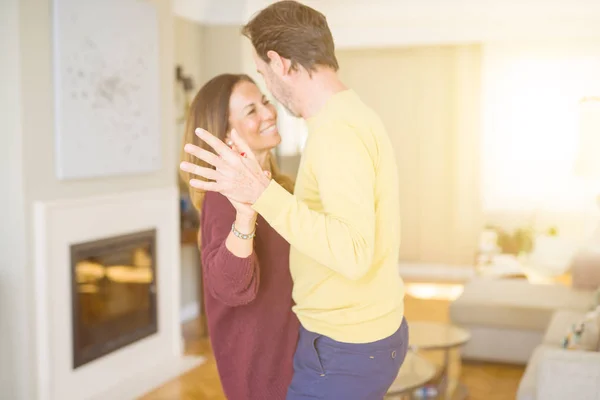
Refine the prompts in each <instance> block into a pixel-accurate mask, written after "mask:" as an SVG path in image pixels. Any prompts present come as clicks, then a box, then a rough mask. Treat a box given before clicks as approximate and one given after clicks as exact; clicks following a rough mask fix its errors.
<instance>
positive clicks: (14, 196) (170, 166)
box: [0, 0, 178, 400]
mask: <svg viewBox="0 0 600 400" xmlns="http://www.w3.org/2000/svg"><path fill="white" fill-rule="evenodd" d="M148 1H151V2H152V3H154V4H155V5H156V7H157V15H158V18H159V28H160V72H161V77H162V79H161V99H162V104H161V109H162V110H163V115H162V116H161V124H162V126H161V128H162V132H163V134H162V142H161V148H162V168H161V169H160V170H159V171H158V172H156V173H152V174H145V175H132V176H124V177H112V178H102V179H89V180H73V181H59V180H57V179H56V176H55V153H54V112H53V110H54V99H53V77H52V42H51V41H52V21H51V17H50V16H51V15H52V12H51V11H52V10H51V4H52V2H51V0H21V1H16V0H8V2H7V1H4V2H3V3H2V11H1V12H0V16H1V18H2V20H1V22H0V29H1V31H0V32H1V35H0V37H1V38H2V57H3V60H2V62H1V63H0V64H1V66H0V80H1V83H0V87H2V88H3V91H2V98H1V103H0V105H1V107H0V108H1V110H0V113H2V118H1V119H0V120H1V121H3V122H2V126H1V130H2V146H0V148H1V150H0V152H2V154H1V155H0V159H1V160H2V161H1V163H2V164H1V166H2V168H1V171H2V172H0V174H1V175H0V185H2V187H5V188H8V190H7V192H8V193H10V195H8V196H5V195H4V190H3V196H2V200H0V202H2V203H1V205H0V209H1V210H2V211H0V212H3V213H5V214H3V215H2V216H1V218H0V219H1V220H2V221H3V227H4V228H3V229H2V237H1V239H2V244H3V246H4V245H7V246H8V247H9V249H10V250H8V251H4V250H5V249H3V251H2V266H1V267H0V268H1V269H0V274H1V275H0V293H2V294H1V295H0V296H2V297H1V298H0V299H1V300H2V301H1V302H0V307H1V308H0V321H2V324H1V327H2V330H1V331H2V341H1V344H0V346H2V348H1V349H0V354H1V357H0V363H1V364H0V366H1V367H2V369H1V370H0V377H1V378H0V379H2V381H1V383H2V385H1V386H0V398H7V399H8V398H10V399H15V400H20V399H32V398H35V397H34V396H35V395H34V392H35V387H33V382H34V379H35V376H32V375H33V372H32V371H35V368H32V362H33V361H32V360H33V356H34V352H35V349H34V348H32V345H31V344H32V343H34V341H33V340H32V332H33V331H34V329H35V327H33V326H32V325H31V324H32V320H33V317H32V316H33V313H34V310H33V309H32V306H31V304H32V302H31V301H30V299H32V298H33V296H35V293H33V292H32V282H31V275H32V263H33V252H32V249H33V237H32V236H33V233H32V231H31V229H30V227H31V225H32V208H33V204H34V202H36V201H49V200H54V199H62V198H74V197H86V196H94V195H100V194H110V193H120V192H124V191H135V190H139V189H147V188H155V187H169V186H173V185H175V183H176V181H175V177H176V167H177V163H176V161H175V140H174V136H173V134H174V132H173V130H174V129H173V127H174V124H173V123H174V120H173V112H172V111H173V89H172V88H173V56H172V52H173V45H172V43H173V22H172V19H173V17H172V12H171V2H170V1H164V0H148ZM5 89H6V90H5ZM5 117H6V118H5ZM6 172H8V173H6ZM142 200H143V199H140V201H142ZM173 201H174V202H175V201H177V200H176V199H173ZM172 240H173V244H174V245H175V242H176V241H178V238H173V239H172ZM5 288H6V289H5ZM9 301H10V303H9ZM9 304H10V305H9ZM5 346H7V347H8V348H7V349H5Z"/></svg>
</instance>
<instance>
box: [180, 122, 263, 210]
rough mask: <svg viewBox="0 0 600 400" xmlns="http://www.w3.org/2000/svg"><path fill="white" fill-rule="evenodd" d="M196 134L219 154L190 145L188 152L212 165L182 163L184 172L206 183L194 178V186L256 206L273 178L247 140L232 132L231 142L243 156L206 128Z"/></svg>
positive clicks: (198, 129) (186, 150)
mask: <svg viewBox="0 0 600 400" xmlns="http://www.w3.org/2000/svg"><path fill="white" fill-rule="evenodd" d="M196 135H197V136H198V137H199V138H200V139H201V140H203V141H204V142H206V143H207V144H208V145H209V146H210V147H212V148H213V149H214V150H215V152H216V153H217V155H215V154H213V153H211V152H209V151H206V150H204V149H202V148H200V147H198V146H195V145H193V144H189V143H188V144H186V145H185V147H184V151H185V152H186V153H188V154H191V155H193V156H194V157H196V158H199V159H200V160H202V161H204V162H206V163H208V164H210V165H212V166H214V167H215V169H212V168H205V167H201V166H199V165H195V164H192V163H188V162H182V163H181V165H180V168H181V169H182V170H183V171H186V172H189V173H191V174H194V175H198V176H200V177H202V178H204V179H205V180H200V179H192V180H191V181H190V186H192V187H195V188H197V189H200V190H205V191H211V192H219V193H221V194H222V195H224V196H226V197H227V198H229V199H230V200H233V201H236V202H239V203H244V204H254V203H255V202H256V200H257V199H258V198H259V197H260V195H261V194H262V193H263V192H264V190H265V189H266V188H267V186H268V185H269V182H270V179H269V178H268V177H267V176H266V175H265V174H264V173H263V170H262V168H261V167H260V164H259V163H258V161H256V159H255V158H254V154H253V153H252V151H251V150H250V148H249V147H248V145H247V144H246V142H244V140H243V139H242V138H241V137H240V136H239V135H238V134H237V132H235V131H232V133H231V139H232V140H233V142H234V144H235V146H236V147H237V148H238V149H239V150H241V151H242V152H243V153H242V154H243V155H240V154H239V153H238V152H236V151H234V150H232V149H230V148H229V147H228V146H227V145H226V144H225V143H223V142H222V141H220V140H219V139H217V137H215V136H214V135H211V134H210V133H208V132H206V131H205V130H203V129H200V128H197V129H196Z"/></svg>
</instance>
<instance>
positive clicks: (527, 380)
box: [517, 345, 556, 400]
mask: <svg viewBox="0 0 600 400" xmlns="http://www.w3.org/2000/svg"><path fill="white" fill-rule="evenodd" d="M548 348H556V347H555V346H546V345H540V346H538V347H536V349H535V350H534V351H533V355H532V356H531V358H530V359H529V362H528V363H527V368H525V373H524V374H523V377H522V378H521V382H519V390H518V391H517V400H536V385H537V373H538V368H539V361H540V359H541V357H542V355H543V353H544V351H547V349H548Z"/></svg>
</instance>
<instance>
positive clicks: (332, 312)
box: [181, 1, 408, 400]
mask: <svg viewBox="0 0 600 400" xmlns="http://www.w3.org/2000/svg"><path fill="white" fill-rule="evenodd" d="M243 34H244V35H245V36H247V37H248V38H250V40H251V41H252V44H253V46H254V50H255V54H254V56H255V62H256V66H257V69H258V72H259V73H260V74H261V75H262V76H263V77H264V79H265V82H266V84H267V87H268V88H269V90H270V91H271V92H272V94H273V95H274V96H275V98H276V99H277V100H278V101H279V102H281V103H282V104H283V105H284V106H285V107H286V108H287V109H288V110H289V111H290V112H291V113H292V114H294V115H296V116H299V117H302V118H304V119H305V120H306V122H307V125H308V129H309V135H308V139H307V143H306V146H305V150H304V153H303V155H302V162H301V166H300V169H299V173H298V177H297V182H296V188H295V194H294V195H291V194H289V193H288V192H287V191H285V190H284V189H283V188H282V187H280V186H279V185H278V184H277V183H276V182H274V181H273V180H270V179H269V178H268V175H266V174H264V173H262V171H261V169H260V167H259V166H258V164H257V163H256V161H255V160H254V159H253V158H252V157H251V156H250V154H251V153H250V151H249V149H248V147H247V146H246V144H245V143H243V141H241V139H240V138H239V136H237V135H235V134H234V135H233V138H232V139H233V140H234V142H235V144H236V147H237V148H238V149H239V150H240V151H241V152H242V156H240V154H238V153H237V152H234V151H233V150H231V149H230V148H229V147H227V146H226V145H225V144H224V143H222V142H220V141H219V140H218V139H216V138H215V137H214V136H212V135H210V134H209V133H207V132H204V131H201V130H198V133H197V134H198V136H199V137H200V138H201V139H202V140H204V141H206V142H207V143H208V144H210V145H211V146H212V147H213V148H214V149H215V151H216V152H217V154H218V155H219V156H216V155H214V154H212V153H209V152H206V151H203V150H201V149H199V148H198V147H196V146H191V145H186V151H187V152H189V153H190V154H193V155H194V156H196V157H198V158H200V159H202V160H204V161H206V162H208V163H209V164H211V165H213V166H214V167H215V169H206V168H200V167H198V166H194V165H191V164H182V166H181V168H182V169H184V170H186V171H188V172H191V173H194V174H196V175H200V176H201V177H203V178H205V179H208V180H209V181H206V180H195V179H193V180H192V181H191V182H190V184H191V185H192V186H194V187H197V188H200V189H203V190H211V191H218V192H221V193H222V194H223V195H225V196H227V197H229V198H230V199H231V200H234V201H238V202H242V203H246V204H250V205H252V207H253V208H254V210H256V211H257V212H258V213H259V214H261V215H262V216H263V217H264V219H265V220H266V221H267V222H268V223H269V224H270V225H272V226H273V227H274V228H275V230H277V232H279V233H280V234H281V235H282V236H283V237H284V238H285V239H286V240H287V241H288V242H289V243H290V244H291V247H292V250H291V254H290V269H291V272H292V277H293V279H294V291H293V297H294V301H295V303H296V306H295V307H294V311H295V312H296V314H297V315H298V318H299V319H300V322H301V323H302V329H301V332H300V339H299V343H298V348H297V351H296V354H295V357H294V377H293V380H292V383H291V385H290V388H289V390H288V397H287V399H288V400H296V399H305V398H320V399H332V400H338V399H344V400H353V399H356V400H371V399H382V398H383V396H384V395H385V393H386V391H387V389H388V388H389V386H390V385H391V384H392V382H393V380H394V379H395V377H396V376H397V374H398V370H399V368H400V365H401V364H402V361H403V360H404V357H405V354H406V350H407V345H408V328H407V325H406V322H405V321H404V318H403V313H404V307H403V298H404V289H403V283H402V280H401V279H400V277H399V275H398V268H397V261H398V252H399V245H400V216H399V194H398V192H399V190H398V177H397V167H396V161H395V157H394V152H393V148H392V145H391V143H390V140H389V138H388V135H387V133H386V130H385V128H384V126H383V124H382V123H381V121H380V119H379V118H378V116H377V115H376V114H375V113H374V112H373V111H372V110H371V109H370V108H368V107H367V106H366V105H365V104H364V103H362V102H361V100H360V99H359V97H358V96H357V94H356V93H355V92H354V91H352V90H351V89H348V88H346V87H345V86H344V84H343V83H342V82H341V81H340V79H339V78H338V76H337V70H338V62H337V60H336V57H335V49H334V43H333V38H332V35H331V32H330V30H329V27H328V25H327V21H326V18H325V17H324V16H323V15H322V14H321V13H319V12H318V11H316V10H314V9H312V8H310V7H307V6H305V5H302V4H300V3H298V2H295V1H280V2H276V3H274V4H271V5H270V6H268V7H267V8H265V9H264V10H262V11H261V12H260V13H259V14H257V15H256V16H255V17H254V18H253V19H252V20H251V21H250V22H249V23H248V24H247V25H246V26H245V27H244V28H243ZM245 154H247V155H245ZM240 340H243V339H241V338H240Z"/></svg>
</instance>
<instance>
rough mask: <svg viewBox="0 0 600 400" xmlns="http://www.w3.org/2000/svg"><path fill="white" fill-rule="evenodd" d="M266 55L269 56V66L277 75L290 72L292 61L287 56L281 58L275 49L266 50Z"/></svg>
mask: <svg viewBox="0 0 600 400" xmlns="http://www.w3.org/2000/svg"><path fill="white" fill-rule="evenodd" d="M267 57H269V67H270V68H271V69H272V70H273V72H275V73H276V74H277V75H279V76H281V77H283V76H285V75H288V74H289V73H290V72H291V67H292V62H291V60H288V59H287V58H283V57H281V56H280V55H279V53H277V52H276V51H273V50H269V51H267Z"/></svg>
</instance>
